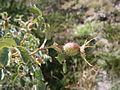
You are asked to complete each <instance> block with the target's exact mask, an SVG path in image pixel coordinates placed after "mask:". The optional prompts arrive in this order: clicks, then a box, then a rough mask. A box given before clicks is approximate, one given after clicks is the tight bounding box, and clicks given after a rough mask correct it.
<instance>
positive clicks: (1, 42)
mask: <svg viewBox="0 0 120 90" xmlns="http://www.w3.org/2000/svg"><path fill="white" fill-rule="evenodd" d="M13 46H16V42H15V40H14V39H12V38H1V39H0V48H3V47H13Z"/></svg>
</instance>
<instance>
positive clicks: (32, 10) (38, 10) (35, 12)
mask: <svg viewBox="0 0 120 90" xmlns="http://www.w3.org/2000/svg"><path fill="white" fill-rule="evenodd" d="M30 11H31V12H32V13H34V14H38V15H40V16H42V12H41V10H40V9H39V8H38V7H36V6H35V5H34V6H33V7H32V8H31V9H30Z"/></svg>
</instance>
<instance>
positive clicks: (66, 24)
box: [0, 0, 120, 90]
mask: <svg viewBox="0 0 120 90" xmlns="http://www.w3.org/2000/svg"><path fill="white" fill-rule="evenodd" d="M33 6H36V7H37V8H39V9H40V10H41V13H42V16H43V18H44V21H40V22H39V23H38V24H39V25H40V26H39V27H40V28H36V30H35V31H33V32H32V34H34V35H35V37H36V38H38V39H39V42H40V44H39V46H40V45H41V44H42V42H43V40H44V37H46V38H47V40H48V41H47V44H46V45H48V46H49V45H51V44H53V43H54V42H56V43H57V44H60V45H63V44H65V43H67V42H69V41H71V42H72V41H73V42H76V43H78V44H80V45H83V43H84V41H85V40H86V39H87V40H90V39H92V38H94V40H92V42H90V45H92V46H94V47H93V48H87V49H86V59H87V60H88V61H89V62H90V63H92V64H93V66H94V67H90V66H88V65H87V64H86V63H85V62H84V61H83V60H82V58H81V57H80V56H79V55H78V56H75V57H67V56H66V57H65V59H66V62H65V63H62V64H61V63H59V61H57V60H56V57H59V58H58V59H62V57H61V56H60V55H58V54H57V52H56V51H55V50H53V49H49V55H50V56H51V57H52V59H53V61H52V62H50V61H47V63H46V64H42V65H41V70H42V73H43V76H44V78H45V81H44V82H45V84H46V90H120V1H119V0H0V13H3V12H7V13H8V15H9V16H11V18H10V23H15V22H14V21H13V19H14V18H16V17H17V15H21V16H23V21H25V20H27V19H28V18H29V17H30V16H34V17H36V16H37V14H34V13H32V9H31V8H32V7H33ZM0 18H2V16H1V17H0ZM41 22H44V23H46V24H47V25H48V26H47V25H46V26H44V25H42V24H41ZM45 27H46V28H45ZM43 29H46V30H43Z"/></svg>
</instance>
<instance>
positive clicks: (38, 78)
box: [34, 67, 44, 87]
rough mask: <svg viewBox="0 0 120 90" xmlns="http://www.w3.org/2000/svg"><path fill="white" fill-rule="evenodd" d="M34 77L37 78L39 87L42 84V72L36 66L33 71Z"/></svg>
mask: <svg viewBox="0 0 120 90" xmlns="http://www.w3.org/2000/svg"><path fill="white" fill-rule="evenodd" d="M34 77H35V78H36V80H37V84H38V85H39V86H40V87H41V86H42V84H43V80H44V78H43V74H42V71H41V69H40V68H39V67H38V68H36V70H35V72H34Z"/></svg>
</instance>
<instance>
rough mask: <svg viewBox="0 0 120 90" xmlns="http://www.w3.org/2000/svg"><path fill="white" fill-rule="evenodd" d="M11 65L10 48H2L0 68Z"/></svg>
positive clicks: (0, 50)
mask: <svg viewBox="0 0 120 90" xmlns="http://www.w3.org/2000/svg"><path fill="white" fill-rule="evenodd" d="M9 64H10V50H9V48H8V47H3V48H0V66H2V67H3V66H5V65H9Z"/></svg>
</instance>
